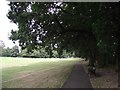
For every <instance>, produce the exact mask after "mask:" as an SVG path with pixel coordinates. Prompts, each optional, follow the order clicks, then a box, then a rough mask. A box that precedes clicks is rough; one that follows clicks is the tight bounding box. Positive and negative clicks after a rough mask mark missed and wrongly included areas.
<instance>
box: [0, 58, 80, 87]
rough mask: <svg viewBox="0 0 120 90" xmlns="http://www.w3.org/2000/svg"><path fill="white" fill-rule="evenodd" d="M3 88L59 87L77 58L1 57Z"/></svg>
mask: <svg viewBox="0 0 120 90" xmlns="http://www.w3.org/2000/svg"><path fill="white" fill-rule="evenodd" d="M0 60H2V67H1V68H0V71H2V87H3V88H60V87H61V86H62V85H63V83H64V82H65V81H66V79H67V77H68V76H69V74H70V72H71V70H72V68H73V66H74V65H75V64H76V63H77V62H79V61H80V59H79V58H68V59H54V58H52V59H50V58H49V59H48V58H47V59H42V58H37V59H35V58H8V57H1V58H0Z"/></svg>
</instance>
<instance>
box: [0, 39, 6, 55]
mask: <svg viewBox="0 0 120 90" xmlns="http://www.w3.org/2000/svg"><path fill="white" fill-rule="evenodd" d="M4 51H5V44H4V42H3V41H1V40H0V56H3V53H4Z"/></svg>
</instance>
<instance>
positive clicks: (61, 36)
mask: <svg viewBox="0 0 120 90" xmlns="http://www.w3.org/2000/svg"><path fill="white" fill-rule="evenodd" d="M9 6H10V8H11V9H10V11H9V13H8V18H9V19H10V20H11V21H12V22H14V23H16V24H17V25H18V27H19V30H18V31H13V30H12V31H11V33H12V35H11V37H10V39H12V40H13V41H14V40H19V44H20V46H21V47H22V48H27V50H28V51H32V50H34V49H37V48H36V47H38V46H42V47H44V48H45V50H46V51H47V53H48V54H49V55H50V57H53V56H54V57H55V56H56V55H55V54H53V52H54V51H53V50H55V52H56V51H57V53H58V57H62V53H63V50H66V51H67V52H70V53H72V52H74V53H75V55H76V56H79V57H85V58H89V63H90V65H93V64H94V63H95V62H96V61H98V63H99V64H101V63H100V62H102V63H104V64H111V63H112V62H116V60H117V59H116V58H118V53H117V52H118V49H117V48H118V46H119V45H118V41H119V39H118V35H119V30H118V26H119V21H120V19H119V14H118V12H119V7H118V6H119V5H118V3H72V2H71V3H57V2H56V3H55V2H51V3H40V2H34V3H33V2H29V3H28V2H24V3H22V2H10V4H9ZM55 52H54V53H55ZM113 60H114V61H113Z"/></svg>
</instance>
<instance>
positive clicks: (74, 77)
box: [62, 63, 93, 90]
mask: <svg viewBox="0 0 120 90" xmlns="http://www.w3.org/2000/svg"><path fill="white" fill-rule="evenodd" d="M62 88H91V89H92V85H91V83H90V80H89V77H88V75H87V74H86V72H85V70H84V68H83V66H82V65H81V64H80V63H77V64H76V65H75V66H74V68H73V70H72V72H71V74H70V76H69V77H68V79H67V81H66V82H65V83H64V85H63V86H62ZM92 90H93V89H92Z"/></svg>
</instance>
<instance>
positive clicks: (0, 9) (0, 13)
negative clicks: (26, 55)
mask: <svg viewBox="0 0 120 90" xmlns="http://www.w3.org/2000/svg"><path fill="white" fill-rule="evenodd" d="M8 3H9V2H8V1H6V0H1V1H0V40H2V41H3V42H4V43H5V45H6V47H10V48H11V47H12V46H14V45H15V44H13V42H12V41H11V40H9V39H8V36H9V35H8V34H10V31H11V30H12V29H14V30H17V25H15V24H14V23H11V22H10V20H9V19H8V18H7V16H6V14H7V13H8V10H9V6H8Z"/></svg>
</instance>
